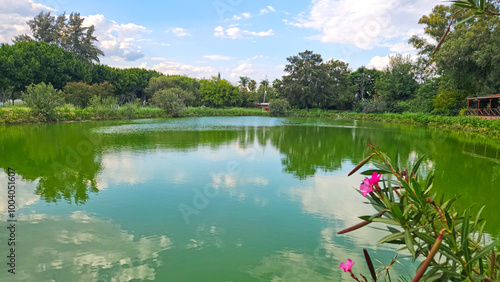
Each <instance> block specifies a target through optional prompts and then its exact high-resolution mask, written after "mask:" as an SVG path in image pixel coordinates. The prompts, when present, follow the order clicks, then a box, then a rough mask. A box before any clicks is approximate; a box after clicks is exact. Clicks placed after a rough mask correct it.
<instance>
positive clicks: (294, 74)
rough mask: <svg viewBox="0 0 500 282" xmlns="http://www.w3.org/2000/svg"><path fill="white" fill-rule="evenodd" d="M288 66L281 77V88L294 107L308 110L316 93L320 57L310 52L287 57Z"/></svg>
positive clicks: (321, 60)
mask: <svg viewBox="0 0 500 282" xmlns="http://www.w3.org/2000/svg"><path fill="white" fill-rule="evenodd" d="M287 61H288V62H289V64H288V65H286V67H285V72H287V73H288V75H285V76H283V86H284V88H285V89H284V90H285V93H286V94H287V98H288V101H289V102H290V103H291V104H292V105H295V106H298V107H305V108H306V110H307V111H308V112H309V108H310V107H311V105H312V104H313V102H314V100H315V99H316V94H317V93H318V92H317V90H318V84H319V81H320V79H319V73H320V72H321V71H320V64H321V63H322V62H323V59H322V58H321V55H319V54H314V53H313V52H312V51H307V50H306V51H305V52H302V53H299V55H298V56H292V57H288V58H287Z"/></svg>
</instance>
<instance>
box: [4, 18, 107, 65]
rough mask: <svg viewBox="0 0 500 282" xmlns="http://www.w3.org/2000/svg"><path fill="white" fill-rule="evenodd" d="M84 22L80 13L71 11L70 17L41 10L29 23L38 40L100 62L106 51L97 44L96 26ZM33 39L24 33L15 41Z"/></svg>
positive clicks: (86, 59) (77, 55)
mask: <svg viewBox="0 0 500 282" xmlns="http://www.w3.org/2000/svg"><path fill="white" fill-rule="evenodd" d="M83 22H84V19H83V18H82V17H80V14H79V13H71V14H70V15H69V17H66V14H62V15H60V16H58V17H57V18H56V17H55V16H51V15H50V12H47V13H44V12H40V14H38V15H37V16H36V17H35V18H33V19H32V20H30V21H28V22H27V24H28V25H29V27H30V29H31V32H32V33H33V37H34V39H35V40H36V41H39V42H45V43H48V44H54V45H56V46H59V47H62V48H63V49H64V50H66V51H69V52H72V53H73V54H74V55H75V56H76V57H77V58H79V59H80V60H82V61H84V62H88V63H92V62H99V56H104V53H103V52H102V51H101V50H100V49H99V48H97V47H96V46H95V42H97V38H96V37H95V36H94V32H95V28H94V26H93V25H91V26H89V27H84V26H83ZM31 40H32V38H30V37H29V35H22V36H18V37H16V38H15V40H14V42H23V41H31Z"/></svg>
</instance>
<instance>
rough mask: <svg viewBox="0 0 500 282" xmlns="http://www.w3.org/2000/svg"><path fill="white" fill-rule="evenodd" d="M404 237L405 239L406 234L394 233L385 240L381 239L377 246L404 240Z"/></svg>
mask: <svg viewBox="0 0 500 282" xmlns="http://www.w3.org/2000/svg"><path fill="white" fill-rule="evenodd" d="M404 237H405V232H398V233H393V234H391V235H387V236H385V237H384V238H382V239H380V241H378V242H377V244H378V245H379V244H383V243H387V242H391V241H394V240H399V239H403V238H404Z"/></svg>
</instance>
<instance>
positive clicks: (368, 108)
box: [355, 99, 387, 114]
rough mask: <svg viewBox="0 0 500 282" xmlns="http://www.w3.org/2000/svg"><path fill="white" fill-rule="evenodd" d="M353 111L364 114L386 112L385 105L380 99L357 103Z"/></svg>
mask: <svg viewBox="0 0 500 282" xmlns="http://www.w3.org/2000/svg"><path fill="white" fill-rule="evenodd" d="M355 110H356V111H357V112H362V113H365V114H369V113H384V112H386V111H387V105H386V103H385V102H384V101H382V100H381V99H367V100H364V101H359V102H358V103H357V104H356V107H355Z"/></svg>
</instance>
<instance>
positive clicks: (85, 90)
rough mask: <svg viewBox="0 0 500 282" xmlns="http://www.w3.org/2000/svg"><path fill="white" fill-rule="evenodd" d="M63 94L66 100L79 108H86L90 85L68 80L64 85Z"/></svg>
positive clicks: (89, 96) (89, 95)
mask: <svg viewBox="0 0 500 282" xmlns="http://www.w3.org/2000/svg"><path fill="white" fill-rule="evenodd" d="M64 94H65V96H66V102H68V103H71V104H73V105H75V106H77V107H80V108H81V109H83V108H86V107H87V106H88V104H89V101H90V98H91V97H92V95H91V93H90V85H88V84H86V83H83V82H69V83H68V84H66V86H64Z"/></svg>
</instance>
